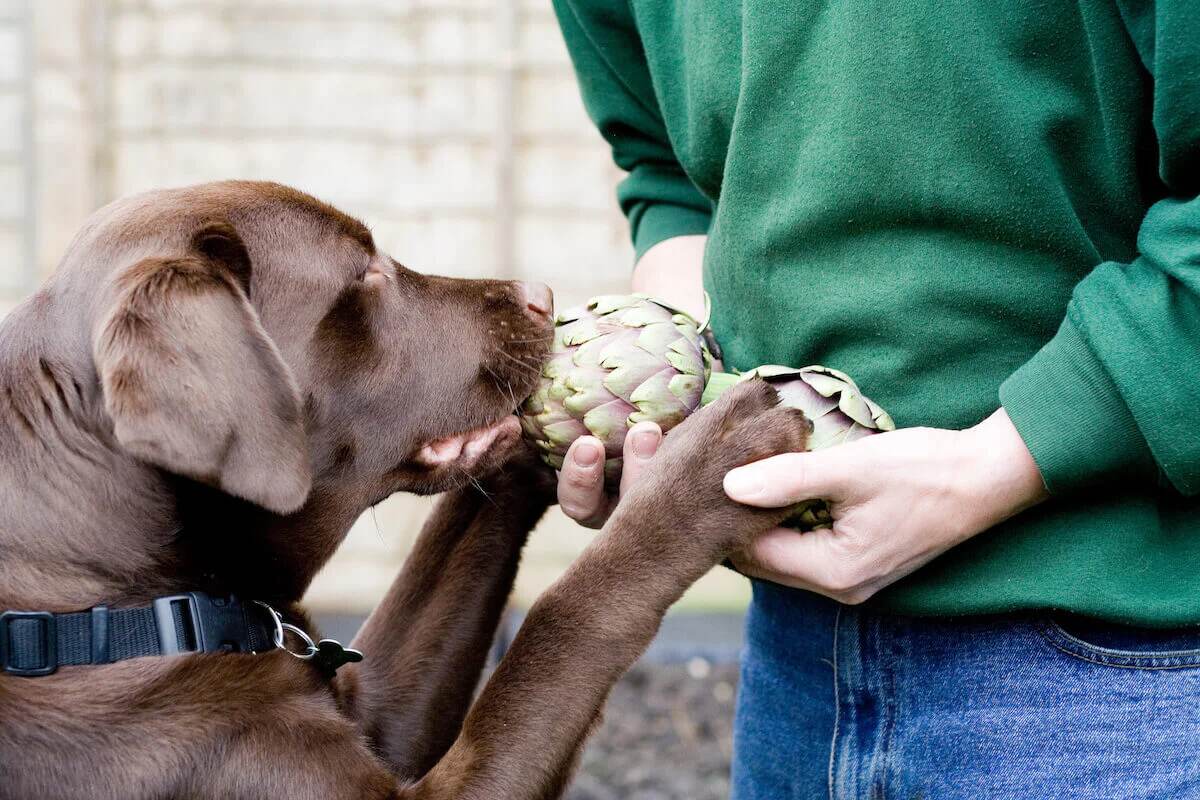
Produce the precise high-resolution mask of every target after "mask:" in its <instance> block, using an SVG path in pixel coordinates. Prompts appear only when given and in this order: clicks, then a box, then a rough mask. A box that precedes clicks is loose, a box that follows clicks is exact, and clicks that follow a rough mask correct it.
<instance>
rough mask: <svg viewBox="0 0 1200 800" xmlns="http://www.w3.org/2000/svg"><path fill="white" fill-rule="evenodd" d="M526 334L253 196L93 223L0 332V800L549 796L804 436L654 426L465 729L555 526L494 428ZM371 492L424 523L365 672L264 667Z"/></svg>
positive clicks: (284, 646) (446, 283)
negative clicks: (522, 573)
mask: <svg viewBox="0 0 1200 800" xmlns="http://www.w3.org/2000/svg"><path fill="white" fill-rule="evenodd" d="M550 316H551V301H550V295H549V292H548V290H546V289H545V288H544V287H539V286H530V285H527V284H520V283H513V282H505V281H467V280H451V279H446V278H436V277H429V276H425V275H421V274H418V273H415V272H412V271H411V270H408V269H406V268H404V267H402V266H401V265H400V264H398V263H397V262H396V261H394V260H393V259H392V258H390V257H388V256H387V255H385V254H384V253H381V252H379V251H378V250H377V249H376V248H375V245H374V243H373V241H372V238H371V234H370V233H369V232H368V230H367V229H366V228H365V227H364V226H363V225H362V224H361V223H360V222H358V221H357V220H355V219H353V218H351V217H349V216H346V215H345V214H343V213H341V212H339V211H337V210H336V209H334V208H331V207H330V206H328V205H325V204H324V203H321V202H319V201H317V200H315V199H313V198H312V197H309V196H307V195H305V194H302V193H300V192H297V191H294V190H291V189H288V188H285V187H282V186H279V185H275V184H267V183H250V182H229V183H217V184H210V185H203V186H197V187H193V188H187V189H179V190H170V191H160V192H153V193H150V194H144V195H140V196H137V197H133V198H130V199H126V200H122V201H120V202H117V203H115V204H113V205H110V206H108V207H107V208H105V209H102V210H101V211H99V212H98V213H97V214H96V215H95V216H93V217H92V218H91V220H90V221H89V222H88V223H87V224H86V225H85V227H84V229H83V230H82V231H81V232H80V233H79V235H78V236H77V237H76V239H75V241H74V243H73V244H72V245H71V247H70V250H69V252H68V253H67V255H66V257H65V259H64V260H63V263H62V265H61V267H60V268H59V270H58V272H57V274H56V275H55V276H54V277H53V278H52V279H50V280H49V281H48V282H47V283H46V285H45V286H44V287H43V288H42V289H41V290H40V291H39V292H38V293H37V294H36V295H34V296H33V297H32V298H31V299H30V300H29V301H28V302H26V303H25V304H24V305H23V306H21V307H20V308H18V309H17V310H15V311H14V312H13V313H12V314H11V315H10V316H9V317H8V318H7V319H6V320H5V321H4V323H3V325H2V326H0V611H4V612H8V613H6V614H4V616H3V617H2V618H0V651H3V652H0V663H3V664H4V665H5V667H4V670H5V671H2V672H0V798H5V799H7V798H20V799H21V800H26V799H27V798H37V799H38V800H50V799H51V798H122V800H131V799H133V798H145V800H152V799H153V800H159V799H161V798H214V799H216V798H220V799H221V800H226V799H228V798H246V799H250V798H264V800H265V798H281V797H288V798H322V799H323V800H340V799H341V798H345V800H351V798H353V799H354V800H369V799H372V798H406V799H407V798H431V799H436V800H452V799H465V798H516V799H522V798H528V799H529V800H534V799H535V798H553V797H557V796H559V795H560V794H561V792H562V790H563V789H564V787H565V785H566V782H567V780H568V778H569V775H570V772H571V769H572V767H573V765H574V763H575V761H576V759H577V756H578V754H579V749H580V746H581V744H582V742H583V740H584V738H585V737H586V735H587V733H588V731H589V729H590V728H591V727H592V726H593V725H594V724H595V722H596V720H597V719H598V716H599V714H600V711H601V708H602V705H603V703H604V700H605V698H606V696H607V694H608V692H609V690H610V688H611V687H612V684H613V683H614V682H615V681H616V680H617V678H618V677H619V676H620V675H621V674H622V672H623V671H624V670H625V669H627V668H628V667H629V666H630V664H631V663H632V662H633V661H634V659H636V658H637V657H638V655H639V654H640V653H641V652H642V650H643V649H644V648H645V646H646V645H647V644H648V643H649V641H650V639H651V637H652V636H653V634H654V632H655V630H656V629H657V627H658V624H659V622H660V620H661V618H662V615H663V613H664V612H665V611H666V609H667V607H668V606H669V605H670V604H671V603H672V602H674V601H675V600H676V599H677V598H678V597H679V596H680V594H681V593H682V592H683V590H684V589H685V588H686V587H687V586H688V585H689V584H690V583H692V582H693V581H694V580H695V579H696V578H698V577H700V576H701V575H702V574H703V573H704V572H705V571H706V570H708V569H709V568H710V567H712V566H713V565H715V564H717V563H718V562H720V561H721V560H722V559H723V558H724V557H725V556H726V555H727V554H728V553H729V552H731V551H733V550H734V549H735V548H737V547H739V546H740V545H742V544H744V543H745V542H746V541H747V540H748V539H749V538H750V537H752V536H754V535H756V534H757V533H759V532H761V531H764V530H766V529H767V528H769V527H771V526H772V525H774V524H776V523H778V522H779V521H780V520H781V519H782V518H783V517H784V516H786V513H787V512H786V510H781V511H772V510H762V509H752V508H748V507H743V506H739V505H737V504H734V503H731V502H729V501H728V500H727V499H726V498H725V495H724V493H723V491H722V489H721V481H722V477H723V476H724V474H725V472H726V471H727V470H729V469H731V468H732V467H735V466H738V465H741V464H744V463H746V462H749V461H752V460H754V459H758V458H763V457H766V456H769V455H772V454H775V453H778V452H782V451H788V450H797V449H802V448H803V445H804V443H805V437H806V436H807V431H808V425H807V422H806V421H805V420H804V419H803V417H802V416H800V415H799V413H798V412H794V411H791V410H788V409H784V408H780V407H778V406H777V405H776V403H777V398H776V396H775V394H774V392H773V390H772V389H770V388H769V387H768V386H767V385H766V384H764V383H762V382H757V383H748V384H745V385H743V386H741V387H739V388H738V389H736V390H735V391H732V392H730V393H728V394H727V395H726V397H724V398H722V400H721V401H720V402H718V403H716V404H714V405H713V406H712V407H710V408H708V409H706V410H705V411H703V412H702V413H699V414H697V415H695V416H694V417H693V418H691V419H690V420H688V421H687V422H686V423H684V424H683V425H682V426H680V427H679V428H678V429H677V430H676V431H675V432H673V433H672V434H671V436H669V437H668V438H667V440H666V441H665V443H664V445H663V448H662V450H661V452H660V453H659V455H658V456H656V460H655V464H654V465H653V468H652V469H651V471H650V475H649V477H648V478H647V479H646V480H645V481H644V482H643V483H642V484H641V485H639V486H638V487H636V488H635V489H634V490H633V491H632V492H630V493H629V494H628V495H627V496H626V497H625V498H624V499H623V500H622V502H621V503H620V505H619V506H618V508H617V510H616V512H615V513H614V514H613V516H612V518H611V519H610V521H609V523H608V525H607V526H606V528H605V530H604V531H603V532H602V533H601V534H600V535H599V536H598V537H597V538H596V540H595V541H594V542H593V543H592V544H591V546H590V547H589V548H588V550H587V551H586V552H585V553H584V554H583V555H582V556H581V557H580V558H579V559H578V560H577V561H576V563H575V564H574V565H573V566H572V567H571V568H570V569H569V570H568V572H567V573H566V574H565V575H564V576H563V577H562V579H561V580H559V581H558V582H557V583H556V584H555V585H554V586H553V587H552V588H551V589H549V590H548V591H547V593H546V594H545V595H544V596H543V597H542V598H541V599H540V600H539V601H538V603H537V604H536V605H535V606H534V608H533V609H532V610H531V611H530V613H529V615H528V618H527V621H526V623H525V625H524V626H523V628H522V630H521V631H520V633H519V635H518V636H517V638H516V640H515V641H514V643H513V644H512V647H511V648H510V650H509V652H508V653H507V655H506V656H505V658H504V659H503V661H502V662H501V663H500V665H499V666H498V668H497V669H496V670H495V671H494V673H493V674H492V676H491V678H490V680H489V681H488V682H487V684H486V686H485V688H484V689H483V690H482V692H481V693H480V694H479V696H478V698H477V699H475V701H474V702H473V703H472V697H473V694H474V690H475V685H476V682H477V680H478V677H479V675H480V672H481V669H482V666H483V663H484V660H485V653H486V651H487V648H488V644H489V642H490V640H491V637H492V636H493V634H494V629H495V626H496V624H497V620H498V618H499V615H500V611H501V608H502V606H503V604H504V601H505V598H506V597H507V595H508V593H509V590H510V588H511V584H512V581H513V576H514V574H515V570H516V567H517V561H518V558H519V555H520V551H521V548H522V546H523V545H524V543H525V540H526V536H527V533H528V531H529V530H530V528H531V527H532V526H533V525H534V523H535V522H536V521H537V519H538V518H539V517H540V516H541V514H542V512H543V511H544V510H545V508H546V507H547V505H548V504H549V502H550V499H551V497H552V494H553V487H552V485H551V484H552V478H553V476H552V475H550V476H547V475H546V474H544V472H543V471H542V470H541V468H540V467H539V466H537V465H536V463H535V461H534V459H532V458H531V457H530V456H529V454H528V453H527V452H525V450H524V449H523V448H524V446H523V445H522V444H521V440H520V436H519V429H518V426H517V424H516V420H515V419H514V417H513V412H514V409H515V408H516V406H517V404H518V402H519V401H520V400H521V398H522V397H523V396H524V395H525V394H526V393H527V392H528V391H529V390H530V389H531V388H532V386H533V384H534V382H535V380H536V378H537V373H538V369H539V365H540V363H541V361H542V359H543V357H544V356H545V354H546V352H547V348H548V343H549V340H550V330H551V320H550ZM399 491H408V492H420V493H431V492H445V495H444V497H443V499H442V500H441V501H440V502H439V504H438V506H437V508H436V509H435V511H434V512H433V513H432V515H431V517H430V518H429V520H428V521H427V522H426V524H425V528H424V530H423V532H422V534H421V536H420V538H419V540H418V542H417V545H416V548H415V550H414V552H413V553H412V554H411V556H410V557H409V559H408V561H407V562H406V564H405V566H404V568H403V570H402V573H401V575H400V576H399V577H398V578H397V581H396V583H395V585H394V586H393V587H392V589H391V590H390V591H389V593H388V594H387V596H386V598H385V599H384V600H383V602H382V603H381V604H380V605H379V607H378V608H377V609H376V610H375V612H374V614H373V615H372V616H371V618H370V619H369V621H368V622H367V624H366V625H365V627H364V629H363V630H362V632H361V634H360V635H359V637H358V639H357V641H356V642H355V644H354V646H355V647H356V648H358V649H359V650H361V651H362V653H364V654H365V660H362V661H361V663H351V662H352V661H353V657H354V654H353V653H346V652H344V651H342V650H341V648H340V647H338V646H337V645H335V644H332V643H322V644H321V645H320V646H309V645H306V644H304V643H303V640H302V639H298V638H295V637H293V636H290V635H289V636H285V635H284V630H285V629H286V630H289V631H296V632H303V631H309V630H311V623H310V621H309V620H308V618H307V617H306V616H305V614H304V612H303V610H302V609H301V608H300V607H299V605H298V601H299V600H300V598H301V596H302V595H303V594H304V591H305V588H306V587H307V586H308V584H309V582H310V581H311V580H312V578H313V576H314V575H315V574H316V572H317V571H318V570H319V569H320V568H321V566H322V565H323V564H324V563H325V562H326V561H327V560H328V559H329V557H330V556H331V555H332V554H333V552H334V550H335V549H336V548H337V546H338V544H339V543H340V542H341V541H342V538H343V537H344V535H345V534H346V532H347V530H348V529H349V527H350V525H351V523H352V522H353V521H354V520H355V518H356V517H358V515H359V514H361V513H362V512H363V511H364V510H365V509H367V508H369V507H370V506H371V505H372V504H374V503H377V502H378V501H379V500H381V499H383V498H385V497H387V496H388V495H390V494H392V493H393V492H399ZM251 601H255V602H251ZM181 609H182V610H181ZM231 609H233V610H231ZM147 614H150V615H151V616H146V615H147ZM255 630H258V631H259V633H258V635H257V638H256V636H255V634H254V631H255ZM327 645H328V652H327V651H326V646H327ZM331 653H332V655H331ZM314 655H315V657H314ZM339 667H340V669H339Z"/></svg>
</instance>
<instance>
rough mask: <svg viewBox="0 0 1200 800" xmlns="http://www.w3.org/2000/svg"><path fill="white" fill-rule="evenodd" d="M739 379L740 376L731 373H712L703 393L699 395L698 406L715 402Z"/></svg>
mask: <svg viewBox="0 0 1200 800" xmlns="http://www.w3.org/2000/svg"><path fill="white" fill-rule="evenodd" d="M741 379H742V376H741V375H737V374H735V373H732V372H714V373H713V374H712V375H711V376H710V377H709V379H708V383H706V384H705V385H704V393H703V394H702V395H700V405H702V406H706V405H708V404H709V403H711V402H712V401H713V400H716V399H717V398H718V397H720V396H721V395H723V394H725V392H726V391H728V390H729V389H730V388H731V387H732V386H733V385H734V384H735V383H737V382H738V381H740V380H741Z"/></svg>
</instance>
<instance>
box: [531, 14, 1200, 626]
mask: <svg viewBox="0 0 1200 800" xmlns="http://www.w3.org/2000/svg"><path fill="white" fill-rule="evenodd" d="M554 5H555V9H556V11H557V13H558V17H559V21H560V23H561V25H562V29H563V32H564V34H565V38H566V42H567V46H568V49H569V50H570V53H571V57H572V59H573V61H574V64H575V68H576V72H577V74H578V77H579V83H580V86H581V87H582V91H583V97H584V101H585V104H586V106H587V108H588V111H589V113H590V114H591V116H592V118H593V119H594V120H595V122H596V124H597V125H598V127H599V128H600V131H601V132H602V134H603V135H604V137H605V139H606V140H607V141H608V142H609V144H610V145H611V146H612V151H613V156H614V158H615V160H616V162H617V163H618V164H619V165H620V166H621V167H623V168H624V169H625V170H627V171H628V172H629V176H628V178H626V179H625V180H624V182H623V183H622V184H621V186H620V188H619V190H618V199H619V201H620V204H621V207H622V209H624V211H625V213H626V214H627V215H628V217H629V222H630V227H631V229H632V232H633V240H634V244H635V247H636V249H637V251H638V253H639V254H640V253H642V252H644V251H645V250H646V249H647V248H649V247H650V246H651V245H653V244H655V243H656V242H659V241H661V240H663V239H666V238H669V237H672V236H680V235H684V234H701V233H707V234H708V236H709V240H708V249H707V253H706V256H705V264H704V283H705V287H706V288H707V289H708V291H709V293H710V294H711V296H712V301H713V309H714V317H713V326H714V330H715V333H716V335H717V338H718V339H719V341H720V342H721V344H722V346H723V347H724V350H725V358H726V363H727V365H728V366H731V367H735V368H739V369H745V368H749V367H752V366H755V365H757V364H761V363H778V364H786V365H792V366H801V365H805V364H825V365H827V366H831V367H836V368H838V369H841V370H844V371H846V372H848V373H850V374H851V375H852V376H854V378H855V379H856V380H857V381H858V382H859V384H860V385H861V386H862V387H863V389H864V391H866V392H867V393H868V394H869V395H871V396H872V397H873V398H874V399H875V400H877V401H879V403H880V404H881V405H883V407H884V408H886V409H888V410H889V411H890V412H891V413H892V416H893V417H895V419H896V421H897V424H899V425H902V426H916V425H928V426H936V427H941V428H963V427H967V426H970V425H972V424H974V423H976V422H978V421H979V420H981V419H983V418H984V417H986V416H987V415H988V414H989V413H991V412H992V411H994V410H995V409H996V408H997V407H999V406H1000V405H1003V406H1004V408H1006V409H1007V411H1008V413H1009V415H1010V416H1011V418H1012V420H1013V422H1014V423H1015V424H1016V426H1017V429H1018V430H1019V431H1020V433H1021V435H1022V437H1023V438H1024V440H1025V443H1026V444H1027V445H1028V447H1029V449H1030V451H1031V452H1032V453H1033V456H1034V458H1035V460H1036V461H1037V464H1038V466H1039V467H1040V469H1041V472H1042V476H1043V478H1044V480H1045V482H1046V485H1047V486H1048V487H1049V489H1050V491H1051V493H1052V499H1051V500H1050V501H1048V502H1046V503H1045V504H1043V505H1041V506H1039V507H1037V508H1036V509H1034V510H1031V511H1029V512H1026V513H1024V514H1021V515H1019V516H1018V517H1016V518H1014V519H1012V520H1011V521H1009V522H1008V523H1006V524H1004V525H1002V526H1000V527H997V528H995V529H993V530H990V531H987V532H985V533H983V534H981V535H979V536H977V537H975V538H973V539H971V540H970V541H968V542H967V543H965V544H963V545H960V546H959V547H957V548H955V549H953V550H952V551H950V552H949V553H948V554H946V555H944V556H942V557H941V558H939V559H937V560H935V561H934V562H933V563H931V564H929V565H928V566H926V567H925V568H923V569H921V570H919V571H917V572H916V573H915V574H913V575H912V576H910V577H908V578H906V579H905V580H902V581H901V582H899V583H898V584H896V585H895V586H893V587H891V588H890V589H888V590H886V591H884V592H883V593H881V594H880V595H878V596H877V597H876V598H875V600H874V601H873V602H874V604H875V605H876V606H877V607H880V608H884V609H888V610H892V611H898V612H904V613H915V614H938V615H948V614H982V613H989V612H998V611H1007V610H1018V609H1030V610H1033V609H1042V610H1044V609H1051V608H1053V609H1067V610H1072V611H1076V612H1081V613H1085V614H1090V615H1093V616H1098V617H1102V618H1108V619H1112V620H1117V621H1125V622H1131V623H1141V624H1146V625H1156V626H1166V625H1179V624H1185V623H1200V199H1198V198H1197V195H1198V194H1200V2H1197V0H1159V1H1158V2H1157V3H1156V2H1154V0H1095V1H1094V2H1092V1H1090V0H1018V2H1012V3H937V2H928V1H922V0H916V1H914V0H864V2H855V3H839V2H824V3H823V2H816V1H815V0H807V2H798V1H797V0H555V2H554Z"/></svg>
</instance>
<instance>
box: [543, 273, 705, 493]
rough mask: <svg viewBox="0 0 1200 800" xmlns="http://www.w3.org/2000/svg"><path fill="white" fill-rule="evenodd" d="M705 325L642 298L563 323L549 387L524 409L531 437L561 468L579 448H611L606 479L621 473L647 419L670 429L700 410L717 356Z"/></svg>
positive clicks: (605, 303)
mask: <svg viewBox="0 0 1200 800" xmlns="http://www.w3.org/2000/svg"><path fill="white" fill-rule="evenodd" d="M699 327H700V326H699V325H698V324H697V322H696V320H694V319H692V318H691V317H690V316H688V315H687V314H685V313H683V312H682V311H677V310H675V309H673V308H671V307H669V306H666V305H663V304H661V303H657V302H655V301H653V300H651V299H649V298H647V297H643V296H640V295H605V296H601V297H595V298H593V299H592V300H591V301H589V302H588V304H587V305H586V306H583V307H579V308H574V309H570V310H568V311H564V312H562V313H560V314H559V315H558V317H557V318H556V319H555V328H554V344H553V346H552V347H551V355H550V359H549V361H547V362H546V365H545V366H544V367H543V368H542V382H541V383H540V384H539V385H538V387H537V389H536V390H534V393H533V394H532V395H531V396H530V397H529V399H528V400H526V401H525V403H524V405H523V406H522V408H521V424H522V427H523V428H524V429H525V433H526V435H527V436H528V437H529V438H530V439H531V440H532V441H533V442H535V443H536V444H537V445H538V447H540V448H541V450H542V458H543V460H545V462H546V463H547V464H549V465H550V466H552V467H554V468H555V469H560V468H561V467H562V464H563V456H565V455H566V453H567V448H568V447H570V446H571V442H573V441H575V440H576V439H578V438H579V437H580V436H585V435H588V434H591V435H592V436H595V437H597V438H599V439H600V441H602V442H603V443H604V452H605V462H604V474H605V476H606V478H607V480H608V481H609V483H610V484H611V485H615V484H616V482H617V480H618V479H619V478H620V474H621V447H622V445H623V444H624V442H625V433H626V431H628V430H629V428H630V427H631V426H633V425H634V424H635V423H638V422H641V421H642V420H652V421H654V422H657V423H658V424H659V425H660V426H661V427H662V429H663V430H664V431H666V430H669V429H670V428H672V427H674V426H675V425H678V424H679V423H680V422H682V421H683V420H684V418H686V417H687V415H688V414H691V413H692V412H693V411H695V410H696V409H697V408H699V407H700V397H701V395H702V394H703V392H704V387H705V385H706V384H707V383H708V378H709V374H710V373H711V371H712V356H711V355H709V352H708V348H707V347H705V345H704V340H703V339H702V337H701V336H700V333H699Z"/></svg>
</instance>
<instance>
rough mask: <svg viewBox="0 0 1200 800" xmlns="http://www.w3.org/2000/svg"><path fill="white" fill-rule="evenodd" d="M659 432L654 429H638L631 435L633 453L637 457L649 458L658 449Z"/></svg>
mask: <svg viewBox="0 0 1200 800" xmlns="http://www.w3.org/2000/svg"><path fill="white" fill-rule="evenodd" d="M658 437H659V433H658V431H655V430H649V431H638V432H637V433H635V434H634V435H633V454H634V455H635V456H637V457H638V458H650V457H651V456H653V455H654V451H655V450H657V449H658Z"/></svg>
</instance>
